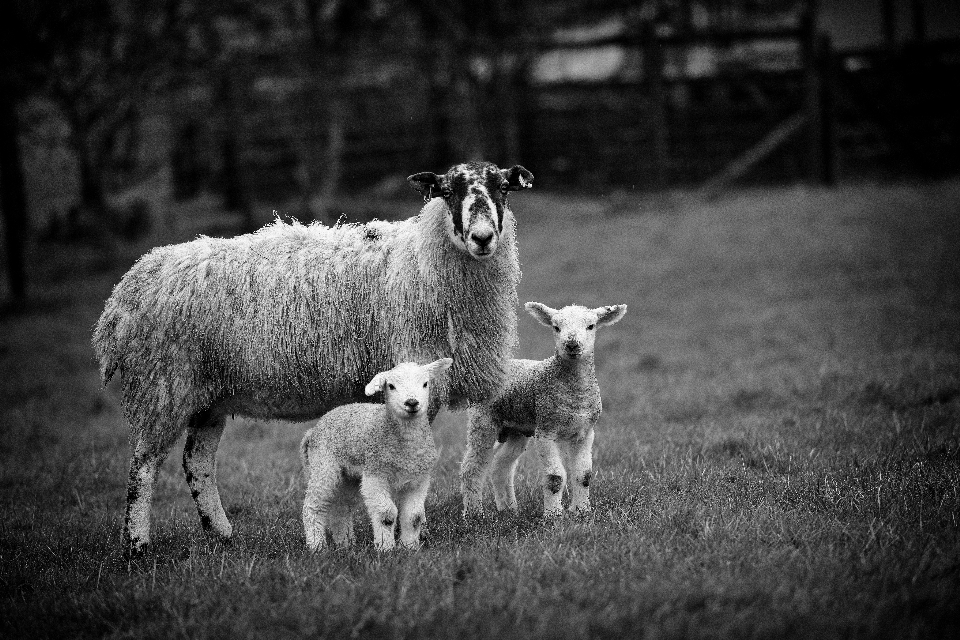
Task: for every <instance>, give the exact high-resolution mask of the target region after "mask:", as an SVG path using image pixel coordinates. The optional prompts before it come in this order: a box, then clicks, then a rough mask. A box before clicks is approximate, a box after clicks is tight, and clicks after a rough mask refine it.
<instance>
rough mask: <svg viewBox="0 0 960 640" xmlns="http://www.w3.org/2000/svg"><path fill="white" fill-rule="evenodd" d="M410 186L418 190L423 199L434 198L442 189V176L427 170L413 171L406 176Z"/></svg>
mask: <svg viewBox="0 0 960 640" xmlns="http://www.w3.org/2000/svg"><path fill="white" fill-rule="evenodd" d="M407 182H409V183H410V186H411V187H413V188H414V189H416V190H417V191H419V192H420V195H422V196H423V199H424V200H429V199H430V198H435V197H437V196H439V195H440V192H441V190H442V189H443V176H438V175H437V174H435V173H430V172H429V171H423V172H421V173H415V174H413V175H412V176H408V177H407Z"/></svg>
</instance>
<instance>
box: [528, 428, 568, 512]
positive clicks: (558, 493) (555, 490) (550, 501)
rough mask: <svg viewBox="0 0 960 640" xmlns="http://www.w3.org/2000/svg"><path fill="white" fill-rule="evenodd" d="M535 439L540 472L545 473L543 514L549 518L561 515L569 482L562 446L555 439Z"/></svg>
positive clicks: (538, 437) (543, 476)
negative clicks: (563, 499) (565, 489)
mask: <svg viewBox="0 0 960 640" xmlns="http://www.w3.org/2000/svg"><path fill="white" fill-rule="evenodd" d="M534 440H535V447H534V448H535V450H536V452H537V459H538V460H539V462H540V470H541V471H540V472H541V473H542V474H543V475H542V478H543V515H544V517H547V518H549V517H554V516H559V515H561V514H562V513H563V505H562V502H561V501H562V497H563V487H564V485H565V484H566V482H567V474H566V471H564V469H563V458H562V457H561V455H560V447H559V445H558V444H557V441H556V440H555V439H550V438H544V437H540V436H537V437H535V438H534Z"/></svg>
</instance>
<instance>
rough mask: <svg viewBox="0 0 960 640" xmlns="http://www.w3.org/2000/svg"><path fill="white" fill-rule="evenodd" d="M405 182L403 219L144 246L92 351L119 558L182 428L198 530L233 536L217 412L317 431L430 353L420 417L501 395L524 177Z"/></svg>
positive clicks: (280, 227) (142, 528)
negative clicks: (407, 207) (408, 194)
mask: <svg viewBox="0 0 960 640" xmlns="http://www.w3.org/2000/svg"><path fill="white" fill-rule="evenodd" d="M408 180H409V182H410V184H411V185H413V186H414V188H416V189H418V190H419V191H420V192H421V193H422V194H423V195H424V201H425V202H426V204H425V206H424V207H423V209H422V211H421V212H420V215H418V216H415V217H413V218H410V219H408V220H404V221H401V222H397V223H388V222H382V221H373V222H370V223H369V224H364V225H355V224H345V225H338V226H335V227H332V228H331V227H326V226H324V225H321V224H311V225H309V226H302V225H300V224H296V223H294V224H285V223H283V222H280V221H275V222H274V223H273V224H271V225H268V226H266V227H264V228H263V229H261V230H260V231H258V232H256V233H252V234H246V235H242V236H238V237H236V238H232V239H227V240H224V239H219V238H208V237H203V236H201V237H200V238H198V239H196V240H194V241H192V242H186V243H183V244H177V245H171V246H166V247H159V248H157V249H154V250H153V251H151V252H149V253H148V254H146V255H144V256H143V257H142V258H140V260H139V261H137V263H136V264H135V265H133V267H131V269H130V270H129V271H128V272H127V273H126V275H124V276H123V279H122V280H120V283H119V284H118V285H117V286H116V287H115V288H114V290H113V293H112V294H111V296H110V299H109V300H107V303H106V307H105V309H104V311H103V315H101V316H100V320H99V321H98V322H97V325H96V327H95V328H94V333H93V347H94V350H95V352H96V355H97V359H98V360H99V362H100V372H101V376H102V379H103V383H104V384H106V383H107V382H109V380H110V378H111V377H112V376H113V375H114V373H115V372H117V371H119V372H120V377H121V382H122V397H123V406H124V413H125V416H126V418H127V421H128V422H129V424H130V441H131V445H132V449H133V451H132V457H131V461H130V477H129V480H128V483H127V511H126V520H125V527H124V529H125V535H126V541H127V544H128V546H129V549H130V550H131V551H139V550H140V549H141V548H142V547H143V546H144V545H146V544H147V543H148V542H149V540H150V504H151V500H152V496H153V485H154V480H155V478H156V474H157V469H158V467H159V466H160V463H161V462H162V461H163V459H164V457H165V456H166V454H167V453H168V452H169V450H170V448H171V447H172V446H173V443H174V442H175V441H176V440H177V438H178V437H179V436H180V434H182V433H183V432H184V431H186V432H187V440H186V446H185V447H184V451H183V469H184V472H185V474H186V478H187V484H188V485H189V486H190V492H191V494H192V495H193V498H194V501H195V502H196V505H197V511H198V513H199V515H200V522H201V524H202V525H203V527H204V529H206V530H208V531H212V532H213V533H215V534H218V535H220V536H221V537H223V538H229V537H230V535H231V534H232V527H231V525H230V522H229V521H228V520H227V516H226V514H225V513H224V511H223V506H222V505H221V502H220V494H219V492H218V490H217V482H216V463H215V455H216V451H217V445H218V444H219V442H220V436H221V434H222V433H223V429H224V424H225V417H226V416H227V415H228V414H238V415H244V416H249V417H253V418H260V419H283V420H310V419H314V418H317V417H319V416H321V415H322V414H323V413H325V412H326V411H328V410H330V409H331V408H333V407H335V406H337V405H340V404H345V403H347V402H352V401H356V400H362V399H363V384H364V381H366V380H370V379H371V378H372V377H373V375H374V374H375V373H376V372H378V371H383V370H385V369H386V368H387V367H389V366H392V364H393V363H395V362H404V361H420V362H424V361H430V360H434V359H437V358H441V357H454V358H455V364H454V366H453V368H452V370H451V375H450V376H449V380H448V381H447V383H446V384H444V385H443V387H444V388H440V389H437V390H436V391H437V393H436V394H435V395H434V396H433V397H434V398H435V399H434V400H433V401H432V402H431V406H429V407H428V412H429V417H430V418H431V419H432V418H433V417H434V416H435V415H436V412H437V411H438V410H439V407H440V405H441V404H443V403H445V402H449V403H451V404H452V405H454V406H463V405H464V404H466V403H467V402H471V403H483V402H488V401H489V400H491V399H492V398H493V397H494V396H496V395H497V394H499V392H500V391H501V390H502V388H503V385H504V382H505V381H506V371H507V366H508V362H509V358H510V354H511V351H512V349H513V347H514V344H515V342H516V323H517V318H516V311H515V309H516V305H517V283H518V282H519V280H520V266H519V262H518V259H517V247H516V242H515V237H514V219H513V214H512V213H511V212H510V209H509V208H508V207H507V194H508V193H509V192H510V191H515V190H518V189H523V188H527V187H530V186H532V184H531V183H532V180H533V176H532V175H531V174H530V172H529V171H527V170H526V169H524V168H523V167H521V166H519V165H517V166H514V167H513V168H511V169H498V168H497V167H496V166H494V165H492V164H490V163H485V162H480V163H469V164H461V165H457V166H455V167H453V168H451V169H450V170H449V171H448V172H447V173H446V174H445V175H442V176H438V175H435V174H433V173H418V174H415V175H413V176H410V178H408ZM434 198H436V199H434Z"/></svg>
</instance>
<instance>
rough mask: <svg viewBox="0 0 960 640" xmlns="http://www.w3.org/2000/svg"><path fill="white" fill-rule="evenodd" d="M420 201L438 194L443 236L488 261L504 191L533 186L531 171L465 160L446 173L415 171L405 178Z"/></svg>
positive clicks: (497, 232)
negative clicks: (444, 215)
mask: <svg viewBox="0 0 960 640" xmlns="http://www.w3.org/2000/svg"><path fill="white" fill-rule="evenodd" d="M407 181H408V182H409V183H410V184H411V186H413V188H414V189H416V190H417V191H419V192H420V193H421V194H423V199H424V201H427V200H430V199H431V198H436V197H440V198H443V201H444V202H445V203H446V205H447V235H448V236H449V237H450V241H451V242H453V244H454V245H455V246H456V247H457V248H459V249H460V250H461V251H466V252H467V253H468V254H470V256H471V257H473V258H475V259H476V260H488V259H490V258H491V257H493V255H494V254H495V253H496V251H497V245H498V244H499V241H500V234H501V232H502V231H503V216H504V214H505V212H506V209H507V194H508V193H509V192H511V191H519V190H520V189H529V188H530V187H532V186H533V174H532V173H530V172H529V171H527V170H526V169H524V168H523V167H521V166H520V165H514V166H513V167H512V168H510V169H500V168H498V167H497V165H495V164H492V163H490V162H468V163H465V164H458V165H456V166H455V167H452V168H451V169H450V170H449V171H447V173H446V174H444V175H442V176H438V175H437V174H435V173H430V172H428V171H427V172H423V173H415V174H414V175H412V176H410V177H409V178H407Z"/></svg>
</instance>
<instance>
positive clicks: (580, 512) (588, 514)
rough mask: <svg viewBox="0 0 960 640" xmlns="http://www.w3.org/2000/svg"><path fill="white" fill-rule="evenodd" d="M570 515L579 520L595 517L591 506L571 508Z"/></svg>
mask: <svg viewBox="0 0 960 640" xmlns="http://www.w3.org/2000/svg"><path fill="white" fill-rule="evenodd" d="M569 511H570V515H571V516H573V517H574V518H576V519H577V520H590V519H592V518H593V510H592V509H590V507H587V508H585V509H584V508H583V507H579V508H577V509H570V510H569Z"/></svg>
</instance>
